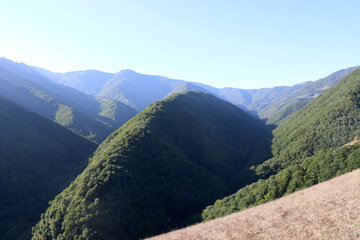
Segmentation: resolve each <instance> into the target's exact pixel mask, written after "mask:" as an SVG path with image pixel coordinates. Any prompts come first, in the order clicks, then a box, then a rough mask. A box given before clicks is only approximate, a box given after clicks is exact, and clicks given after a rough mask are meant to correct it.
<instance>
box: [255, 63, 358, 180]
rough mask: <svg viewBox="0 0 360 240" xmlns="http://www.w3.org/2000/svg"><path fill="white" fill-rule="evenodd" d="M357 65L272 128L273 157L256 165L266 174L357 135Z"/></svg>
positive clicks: (343, 142) (270, 173)
mask: <svg viewBox="0 0 360 240" xmlns="http://www.w3.org/2000/svg"><path fill="white" fill-rule="evenodd" d="M359 80H360V69H358V70H355V71H354V72H352V73H350V74H349V75H348V76H346V77H345V78H343V79H342V80H341V81H339V82H338V83H337V84H335V85H334V86H333V87H332V88H331V89H329V90H327V91H325V92H324V93H323V94H321V95H320V96H319V97H317V98H316V99H315V100H313V101H311V102H310V103H308V104H307V105H306V106H305V107H304V108H302V109H301V110H299V111H298V112H296V113H294V114H292V115H291V116H289V117H287V118H285V119H284V120H283V121H282V122H281V123H280V124H279V126H278V127H277V128H276V129H275V130H274V131H273V135H274V138H273V145H272V151H273V156H274V157H273V158H271V159H269V160H268V161H266V162H264V163H263V164H261V165H259V166H258V167H257V169H256V171H257V173H258V174H259V175H260V176H262V177H266V176H269V175H272V174H275V173H277V172H278V171H280V170H281V169H284V168H286V167H288V166H291V165H294V164H298V163H302V162H303V161H304V159H305V158H307V157H310V156H312V155H314V154H315V153H317V152H318V151H320V150H322V149H328V148H331V147H340V146H342V145H344V144H345V143H347V142H349V141H351V140H352V139H354V137H355V136H359V135H360V122H359V121H358V120H357V119H360V108H359V103H360V99H359V98H358V97H357V96H358V93H359V92H360V81H359Z"/></svg>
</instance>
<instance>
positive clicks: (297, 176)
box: [202, 145, 360, 221]
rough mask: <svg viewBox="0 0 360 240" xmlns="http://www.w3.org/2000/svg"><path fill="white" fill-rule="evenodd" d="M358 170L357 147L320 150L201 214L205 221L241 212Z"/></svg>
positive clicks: (218, 201) (358, 154) (359, 148)
mask: <svg viewBox="0 0 360 240" xmlns="http://www.w3.org/2000/svg"><path fill="white" fill-rule="evenodd" d="M357 168H360V146H359V145H357V146H347V147H343V148H340V149H329V150H327V151H324V150H321V151H319V152H318V153H317V154H316V155H315V156H313V157H309V158H307V159H306V160H305V161H304V162H303V163H302V164H301V165H294V166H291V167H288V168H286V169H284V170H282V171H280V172H279V173H278V174H276V175H273V176H271V177H269V178H268V179H266V180H259V181H257V182H256V183H253V184H250V185H248V186H246V187H244V188H242V189H240V190H239V191H238V192H236V193H235V194H233V195H230V196H228V197H225V198H223V199H221V200H217V201H216V202H215V204H214V205H211V206H208V207H207V208H205V210H204V211H203V213H202V219H203V220H204V221H208V220H211V219H215V218H218V217H222V216H226V215H228V214H231V213H234V212H238V211H241V210H243V209H246V208H249V207H252V206H256V205H259V204H262V203H265V202H268V201H271V200H274V199H276V198H279V197H282V196H285V195H287V194H290V193H292V192H295V191H297V190H301V189H303V188H307V187H310V186H312V185H314V184H317V183H320V182H323V181H326V180H329V179H331V178H333V177H336V176H339V175H341V174H344V173H347V172H350V171H352V170H355V169H357Z"/></svg>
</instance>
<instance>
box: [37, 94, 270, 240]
mask: <svg viewBox="0 0 360 240" xmlns="http://www.w3.org/2000/svg"><path fill="white" fill-rule="evenodd" d="M269 133H270V132H269V130H268V129H267V127H266V126H265V125H264V124H263V123H261V122H260V121H257V120H256V119H254V118H252V117H251V116H249V115H248V114H246V113H245V112H243V111H242V110H240V109H239V108H237V107H235V106H234V105H232V104H230V103H227V102H225V101H222V100H220V99H217V98H215V97H213V96H212V95H210V94H206V93H200V92H198V93H196V92H187V93H185V94H176V95H172V96H170V97H168V98H166V99H165V100H163V101H160V102H156V103H154V104H152V105H150V106H149V107H148V108H146V109H145V110H144V111H143V112H141V113H140V114H138V115H137V116H136V117H134V118H133V119H131V120H130V121H129V122H127V123H126V124H125V125H123V126H122V127H121V128H120V129H119V130H117V131H115V132H114V133H113V134H111V135H110V136H109V137H108V138H107V139H106V140H105V141H104V142H103V143H102V144H101V145H100V146H99V148H98V149H97V150H96V152H95V154H94V157H93V158H92V159H91V160H90V164H89V166H88V167H87V168H86V169H85V170H84V172H83V173H82V174H81V175H80V176H79V177H78V178H77V179H76V180H75V181H74V182H73V183H72V184H71V185H70V186H69V187H68V188H66V189H65V190H64V191H63V192H62V193H61V194H60V195H58V196H57V197H56V198H55V199H54V200H53V201H52V202H51V205H50V207H49V209H48V210H47V211H46V213H45V214H43V215H42V217H41V221H40V222H39V223H38V224H37V225H36V227H35V228H34V230H33V239H61V238H65V239H138V238H142V237H146V236H150V235H153V234H156V233H160V232H163V231H166V230H170V229H171V228H174V227H180V226H184V225H185V224H187V223H190V222H192V219H191V218H192V216H193V215H194V214H195V213H198V212H199V211H201V209H202V208H204V207H205V206H206V205H208V204H209V203H211V202H212V201H214V200H216V199H218V198H219V197H221V196H225V195H226V194H229V193H230V192H233V191H235V189H237V188H238V187H239V186H242V185H244V182H242V181H240V180H241V179H242V178H241V177H239V172H241V170H242V169H244V168H246V167H247V168H248V167H249V166H251V165H253V164H256V163H259V162H262V161H264V159H265V158H266V157H268V155H267V153H268V151H269V149H268V147H269V138H268V137H267V135H268V134H269Z"/></svg>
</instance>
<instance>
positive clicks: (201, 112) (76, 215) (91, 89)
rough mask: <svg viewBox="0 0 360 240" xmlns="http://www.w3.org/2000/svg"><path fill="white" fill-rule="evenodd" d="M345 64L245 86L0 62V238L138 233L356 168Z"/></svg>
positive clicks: (354, 74)
mask: <svg viewBox="0 0 360 240" xmlns="http://www.w3.org/2000/svg"><path fill="white" fill-rule="evenodd" d="M355 69H356V67H353V68H348V69H344V70H340V71H337V72H335V73H333V74H330V75H329V76H327V77H325V78H323V79H319V80H318V81H314V82H305V83H302V84H297V85H294V86H291V87H275V88H264V89H252V90H251V89H250V90H248V89H235V88H214V87H211V86H208V85H204V84H201V83H196V82H186V81H182V80H176V79H170V78H165V77H161V76H154V75H145V74H140V73H137V72H134V71H131V70H124V71H120V72H118V73H114V74H112V73H104V72H101V71H97V70H86V71H77V72H69V73H54V72H50V71H47V70H45V69H41V68H37V67H32V66H28V65H25V64H21V63H15V62H12V61H10V60H7V59H4V58H0V122H1V124H0V128H1V129H0V140H1V144H0V153H1V156H0V191H1V192H2V193H3V194H2V195H0V239H5V240H8V239H9V240H10V239H16V240H23V239H29V238H31V236H30V235H31V234H32V239H33V240H40V239H41V240H44V239H48V240H50V239H51V240H53V239H57V240H60V239H89V240H91V239H139V238H144V237H147V236H152V235H156V234H159V233H163V232H166V231H169V230H172V229H176V228H180V227H183V226H187V225H189V224H192V223H195V222H198V221H208V220H211V219H214V218H217V217H221V216H225V215H228V214H230V213H234V212H237V211H241V210H243V209H246V208H249V207H252V206H255V205H259V204H262V203H265V202H267V201H270V200H273V199H276V198H280V197H282V196H285V195H287V194H290V193H292V192H294V191H297V190H300V189H303V188H306V187H309V186H312V185H314V184H317V183H320V182H323V181H325V180H328V179H330V178H333V177H335V176H338V175H341V174H343V173H346V172H349V171H352V170H354V169H357V168H359V167H360V145H358V143H359V142H360V141H359V140H358V138H359V136H360V122H359V119H360V69H357V70H355ZM344 76H345V77H344ZM343 77H344V78H343ZM340 79H341V80H340ZM135 109H137V110H139V111H140V110H142V111H141V112H140V113H138V114H137V110H135ZM259 117H260V118H261V119H259ZM265 123H266V124H267V125H266V124H265ZM350 141H352V142H350ZM349 142H350V143H351V144H348V143H349ZM96 147H97V150H96V151H95V152H94V150H95V149H96ZM47 207H48V208H47ZM46 208H47V209H46ZM31 227H32V230H31Z"/></svg>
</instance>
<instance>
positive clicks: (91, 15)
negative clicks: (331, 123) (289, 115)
mask: <svg viewBox="0 0 360 240" xmlns="http://www.w3.org/2000/svg"><path fill="white" fill-rule="evenodd" d="M359 7H360V3H359V2H357V1H341V2H329V1H323V0H321V1H316V2H314V1H309V0H307V1H301V2H288V1H284V0H281V1H275V2H274V1H271V2H269V1H264V0H263V1H256V2H248V1H225V2H216V1H210V2H209V1H196V2H193V1H171V2H168V1H163V0H157V1H151V2H148V1H137V2H131V1H114V0H111V1H106V3H104V2H102V1H85V0H80V1H75V2H74V1H70V0H64V1H39V0H35V1H31V2H30V1H23V0H14V1H6V2H2V3H0V22H1V23H2V26H1V27H2V28H1V29H2V37H1V39H0V54H1V55H2V56H4V57H6V58H9V59H11V60H14V61H17V62H25V63H27V64H30V65H34V66H39V67H43V68H45V69H49V70H51V71H55V72H69V71H75V70H85V69H97V70H101V71H104V72H117V71H119V70H121V69H132V70H134V71H137V72H141V73H145V74H150V75H161V76H166V77H169V78H175V79H183V80H186V81H190V82H201V83H204V84H208V85H211V86H215V87H234V88H242V89H254V88H268V87H274V86H291V85H294V84H297V83H301V82H304V81H309V80H317V79H319V78H322V77H325V76H326V75H328V74H330V73H332V72H335V71H337V70H339V69H343V68H348V67H352V66H357V65H359V64H360V60H359V57H358V56H360V49H359V48H358V46H357V42H358V41H357V40H358V39H359V37H360V33H358V32H357V31H356V30H354V28H353V24H354V23H356V22H358V21H359V18H360V17H359V15H358V14H357V12H356V11H357V9H358V8H359Z"/></svg>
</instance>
